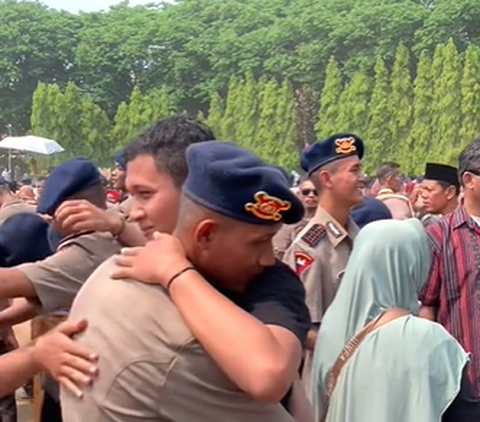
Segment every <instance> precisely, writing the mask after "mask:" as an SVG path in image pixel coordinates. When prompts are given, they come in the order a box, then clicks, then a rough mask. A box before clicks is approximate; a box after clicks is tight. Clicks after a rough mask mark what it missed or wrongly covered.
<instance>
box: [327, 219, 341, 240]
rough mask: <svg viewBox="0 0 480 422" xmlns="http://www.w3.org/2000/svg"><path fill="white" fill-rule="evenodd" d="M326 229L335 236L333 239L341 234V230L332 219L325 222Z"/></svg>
mask: <svg viewBox="0 0 480 422" xmlns="http://www.w3.org/2000/svg"><path fill="white" fill-rule="evenodd" d="M327 229H328V231H329V232H330V233H332V236H333V237H334V238H335V239H338V238H339V237H341V236H342V234H343V233H342V232H341V230H340V229H339V228H338V227H337V226H336V225H335V223H334V222H333V221H329V222H328V223H327Z"/></svg>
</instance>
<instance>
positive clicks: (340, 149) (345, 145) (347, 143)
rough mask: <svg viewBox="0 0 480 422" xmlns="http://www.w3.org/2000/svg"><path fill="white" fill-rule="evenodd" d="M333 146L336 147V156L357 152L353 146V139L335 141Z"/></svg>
mask: <svg viewBox="0 0 480 422" xmlns="http://www.w3.org/2000/svg"><path fill="white" fill-rule="evenodd" d="M335 145H336V146H337V148H336V149H335V152H336V153H337V154H350V153H351V152H353V151H356V150H357V147H356V146H355V138H353V137H349V138H340V139H337V140H336V141H335Z"/></svg>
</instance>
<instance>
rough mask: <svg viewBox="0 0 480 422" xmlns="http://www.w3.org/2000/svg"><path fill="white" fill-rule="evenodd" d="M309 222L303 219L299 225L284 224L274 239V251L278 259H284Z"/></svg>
mask: <svg viewBox="0 0 480 422" xmlns="http://www.w3.org/2000/svg"><path fill="white" fill-rule="evenodd" d="M308 221H309V220H306V219H303V220H302V221H300V222H298V223H297V224H284V225H283V226H282V228H281V229H280V230H279V231H278V233H277V234H276V235H275V236H274V237H273V239H272V242H273V250H274V252H275V256H276V257H277V258H278V259H283V256H284V254H285V251H286V250H287V249H288V248H289V247H290V245H291V244H292V243H293V241H294V240H295V238H296V237H297V235H298V234H299V233H300V232H301V231H302V230H303V228H304V227H305V226H306V225H307V224H308Z"/></svg>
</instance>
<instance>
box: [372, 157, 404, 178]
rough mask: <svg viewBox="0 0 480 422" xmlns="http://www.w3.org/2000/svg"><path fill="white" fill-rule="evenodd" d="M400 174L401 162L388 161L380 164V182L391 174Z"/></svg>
mask: <svg viewBox="0 0 480 422" xmlns="http://www.w3.org/2000/svg"><path fill="white" fill-rule="evenodd" d="M398 174H400V164H398V163H394V162H393V161H388V162H386V163H383V164H381V165H380V167H379V168H378V170H377V179H378V181H379V182H383V181H385V179H386V178H387V177H389V176H396V175H398Z"/></svg>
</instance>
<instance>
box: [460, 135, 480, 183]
mask: <svg viewBox="0 0 480 422" xmlns="http://www.w3.org/2000/svg"><path fill="white" fill-rule="evenodd" d="M467 171H472V172H479V171H480V138H477V139H474V140H473V141H472V142H470V143H469V144H468V145H467V146H466V147H465V148H464V149H463V151H462V152H461V153H460V156H459V157H458V180H460V184H461V185H462V186H463V180H462V176H463V174H464V173H465V172H467Z"/></svg>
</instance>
